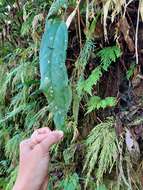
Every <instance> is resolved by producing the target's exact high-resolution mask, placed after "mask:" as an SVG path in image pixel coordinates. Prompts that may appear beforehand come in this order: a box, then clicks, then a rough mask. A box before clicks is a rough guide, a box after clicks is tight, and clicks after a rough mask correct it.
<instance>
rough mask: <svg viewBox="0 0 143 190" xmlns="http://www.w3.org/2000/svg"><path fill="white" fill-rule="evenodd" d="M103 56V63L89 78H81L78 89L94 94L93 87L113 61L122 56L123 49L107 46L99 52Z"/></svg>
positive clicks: (98, 54) (99, 55)
mask: <svg viewBox="0 0 143 190" xmlns="http://www.w3.org/2000/svg"><path fill="white" fill-rule="evenodd" d="M96 55H97V56H98V57H100V58H101V64H100V65H99V66H97V67H96V68H95V69H94V70H93V71H92V73H91V75H90V76H89V77H88V79H87V80H81V81H80V82H79V84H78V91H79V92H82V91H85V92H87V93H89V94H90V95H92V88H93V86H94V85H96V84H97V82H99V80H100V78H101V77H102V75H103V71H107V70H108V68H109V66H110V65H111V63H112V62H115V61H116V60H117V58H119V57H120V56H121V50H120V48H118V47H117V46H113V47H107V48H104V49H102V50H100V51H99V52H98V53H97V54H96Z"/></svg>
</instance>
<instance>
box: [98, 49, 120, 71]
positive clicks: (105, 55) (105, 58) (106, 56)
mask: <svg viewBox="0 0 143 190" xmlns="http://www.w3.org/2000/svg"><path fill="white" fill-rule="evenodd" d="M96 55H97V56H98V57H100V58H101V66H102V69H103V70H104V71H107V70H108V68H109V66H110V65H111V63H112V62H115V61H116V60H117V59H118V58H119V57H120V56H121V49H120V48H118V47H117V46H113V47H107V48H103V49H102V50H100V51H99V52H98V53H97V54H96Z"/></svg>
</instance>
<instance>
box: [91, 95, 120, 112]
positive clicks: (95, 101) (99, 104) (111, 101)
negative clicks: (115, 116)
mask: <svg viewBox="0 0 143 190" xmlns="http://www.w3.org/2000/svg"><path fill="white" fill-rule="evenodd" d="M116 104H117V101H116V98H115V97H107V98H105V99H103V100H102V99H101V98H100V97H99V96H92V97H91V98H90V100H89V101H88V103H87V106H88V107H87V110H88V111H87V113H90V112H92V111H93V110H95V109H97V110H98V109H100V108H103V109H104V108H106V107H113V106H115V105H116Z"/></svg>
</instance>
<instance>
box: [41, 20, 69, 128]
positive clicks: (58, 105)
mask: <svg viewBox="0 0 143 190" xmlns="http://www.w3.org/2000/svg"><path fill="white" fill-rule="evenodd" d="M67 44H68V31H67V27H66V24H65V22H63V21H61V20H58V19H54V20H53V19H50V20H47V22H46V28H45V32H44V34H43V38H42V42H41V48H40V72H41V86H40V89H41V90H42V91H43V92H44V94H45V95H46V97H47V99H48V102H49V111H51V112H52V113H53V116H54V123H55V125H56V128H58V129H63V126H64V122H65V118H66V114H67V112H68V109H69V106H70V103H71V88H70V86H69V84H68V76H67V69H66V66H65V60H66V50H67Z"/></svg>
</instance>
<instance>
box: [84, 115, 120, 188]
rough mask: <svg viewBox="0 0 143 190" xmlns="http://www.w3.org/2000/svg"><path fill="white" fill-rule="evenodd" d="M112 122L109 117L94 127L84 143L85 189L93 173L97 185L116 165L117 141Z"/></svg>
mask: <svg viewBox="0 0 143 190" xmlns="http://www.w3.org/2000/svg"><path fill="white" fill-rule="evenodd" d="M114 122H115V121H114V119H113V118H112V117H110V118H107V119H106V121H105V122H102V123H100V124H98V125H97V126H95V127H94V129H93V130H92V131H91V132H90V134H89V136H88V138H87V140H86V142H85V144H86V159H85V164H84V168H83V170H86V171H87V178H86V183H85V187H87V185H88V182H89V179H90V177H91V173H92V172H93V171H95V173H96V178H97V184H100V183H102V180H103V174H104V173H106V172H108V173H110V172H111V171H112V168H113V166H114V164H115V163H116V159H117V155H118V141H117V137H116V133H115V129H114V128H113V125H114Z"/></svg>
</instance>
